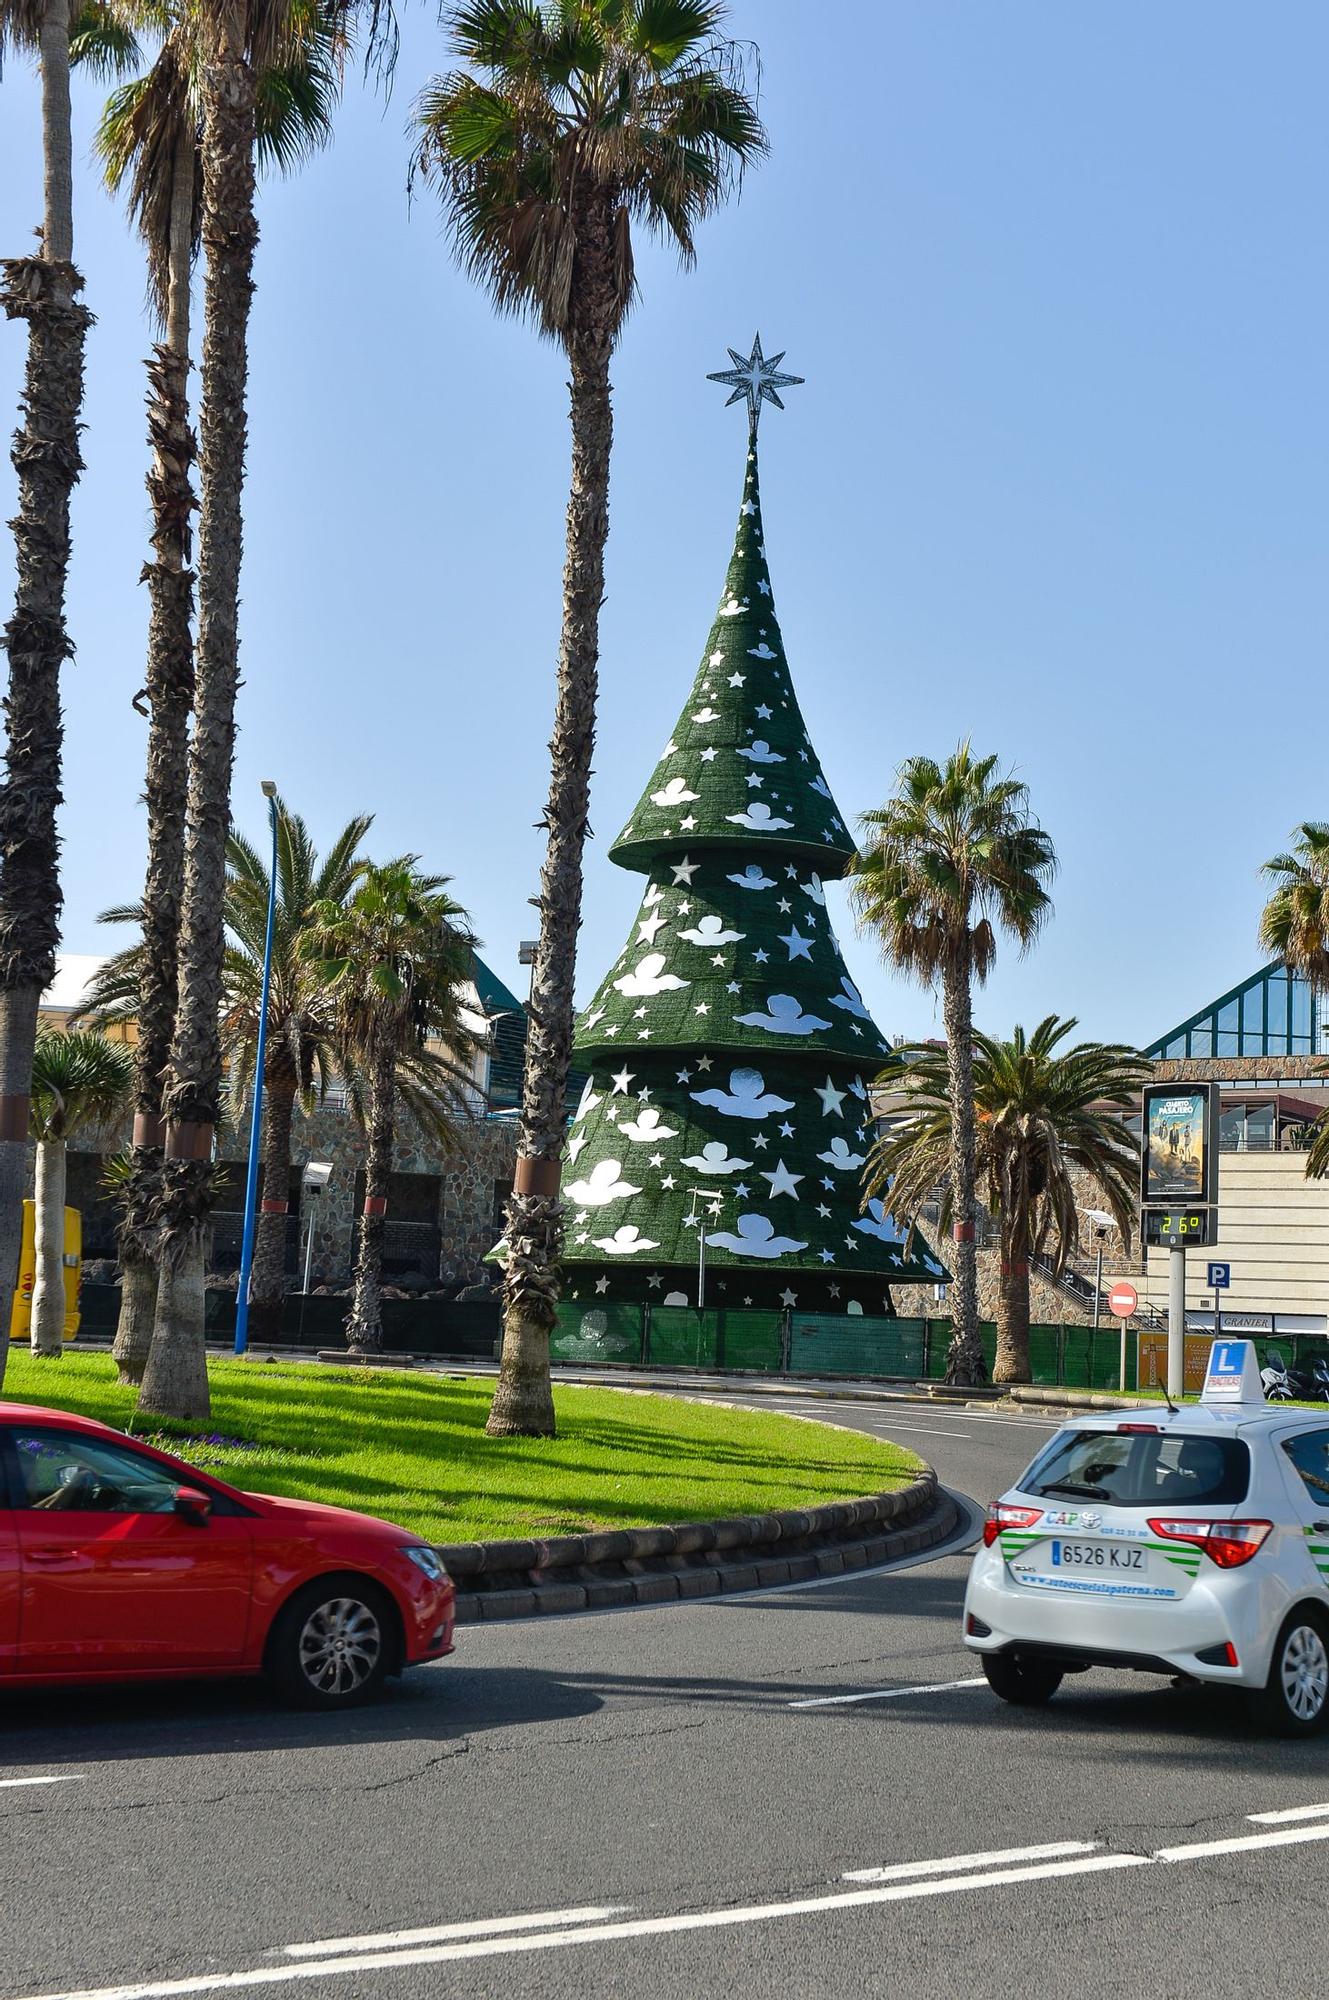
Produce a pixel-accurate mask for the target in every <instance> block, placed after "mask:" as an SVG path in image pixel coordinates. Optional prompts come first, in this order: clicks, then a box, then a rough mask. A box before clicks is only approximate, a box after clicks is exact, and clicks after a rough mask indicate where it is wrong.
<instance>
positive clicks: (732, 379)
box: [706, 333, 803, 437]
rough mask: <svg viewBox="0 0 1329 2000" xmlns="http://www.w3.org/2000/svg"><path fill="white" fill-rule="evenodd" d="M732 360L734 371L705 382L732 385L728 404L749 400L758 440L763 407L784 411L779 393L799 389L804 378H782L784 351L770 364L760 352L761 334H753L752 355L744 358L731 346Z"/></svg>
mask: <svg viewBox="0 0 1329 2000" xmlns="http://www.w3.org/2000/svg"><path fill="white" fill-rule="evenodd" d="M729 359H730V360H731V361H732V362H733V364H734V365H733V367H732V368H726V369H723V370H721V371H720V372H719V373H718V374H715V375H708V376H707V377H706V380H707V381H708V382H724V383H726V384H727V385H730V386H732V388H733V391H734V393H733V395H732V396H731V397H730V398H729V403H741V402H742V401H743V400H744V399H745V398H746V400H747V406H748V428H749V429H750V431H751V432H752V435H753V437H755V436H756V435H757V422H758V419H759V417H760V415H761V406H762V404H763V403H774V405H775V407H776V409H777V410H782V409H783V408H784V404H783V403H782V402H781V400H780V398H779V396H778V395H777V394H776V391H777V390H778V389H794V388H797V387H798V385H799V384H800V383H801V382H802V380H803V377H802V376H801V375H782V374H781V373H780V363H781V362H782V361H783V360H784V350H783V348H782V349H781V351H780V352H779V353H778V354H773V355H772V356H771V358H770V360H769V361H768V360H767V359H766V357H765V355H764V354H763V353H762V351H761V335H760V334H759V333H757V334H754V335H753V337H752V352H751V354H749V355H746V356H744V355H742V354H740V353H739V352H738V350H737V348H734V347H731V348H730V349H729ZM729 403H726V404H725V408H726V409H728V407H729Z"/></svg>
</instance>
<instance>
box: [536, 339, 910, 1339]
mask: <svg viewBox="0 0 1329 2000" xmlns="http://www.w3.org/2000/svg"><path fill="white" fill-rule="evenodd" d="M730 353H731V356H732V357H733V360H734V363H735V367H734V369H733V370H732V371H730V372H727V373H726V374H724V375H722V376H716V377H713V378H712V379H713V380H720V381H727V382H731V383H733V384H734V394H733V396H731V397H730V401H731V402H734V401H737V400H738V399H740V398H742V397H746V399H747V402H748V410H749V426H748V455H747V470H746V475H745V478H744V483H743V504H742V506H741V507H740V509H739V520H738V533H737V536H736V537H735V541H734V552H733V555H732V556H731V558H730V562H729V571H728V574H727V576H726V578H725V589H724V596H723V598H722V600H721V603H720V609H719V612H718V614H717V616H716V619H715V623H714V624H713V626H712V627H711V634H710V638H709V639H708V640H707V642H706V649H705V652H704V653H703V655H702V662H701V666H700V667H699V669H698V671H697V677H696V679H695V681H694V682H693V685H692V692H691V694H690V695H689V697H688V699H687V701H686V703H685V704H684V707H683V711H682V713H681V715H680V716H679V719H678V722H677V723H676V724H675V727H674V733H673V735H672V737H671V738H670V741H669V742H668V743H667V744H666V745H665V748H664V752H663V754H662V756H661V758H660V761H659V763H658V764H657V765H656V767H655V770H654V772H653V773H652V775H651V778H650V780H649V782H648V783H647V786H646V789H645V791H644V793H643V794H642V797H641V800H640V803H639V804H638V806H637V809H636V811H635V812H634V813H633V815H632V818H631V820H630V821H629V823H628V825H627V826H625V827H624V829H623V831H622V833H621V834H620V835H619V837H618V839H617V840H616V841H615V843H614V845H613V847H612V848H611V849H610V859H611V860H612V861H615V862H616V863H617V864H618V865H619V866H620V867H623V868H629V869H633V870H635V871H637V872H638V873H640V874H642V875H644V876H645V877H646V885H645V894H644V896H643V898H642V903H641V908H640V910H639V912H638V914H637V917H636V920H635V922H634V926H633V932H632V936H631V937H630V939H629V940H628V943H627V946H626V948H625V949H624V952H623V955H622V957H621V958H619V959H618V961H617V962H616V963H615V964H614V965H613V966H612V967H611V968H610V970H609V971H608V973H607V974H606V975H605V977H604V979H603V981H602V982H601V985H600V988H599V991H598V992H597V993H596V995H595V998H594V1000H593V1001H592V1002H591V1005H590V1006H589V1007H588V1008H587V1010H586V1012H585V1013H584V1014H583V1016H582V1017H581V1020H580V1023H579V1025H578V1031H577V1040H576V1050H577V1059H578V1066H579V1067H580V1068H581V1069H583V1070H585V1071H586V1072H588V1080H587V1083H586V1088H585V1090H584V1092H583V1094H582V1098H581V1102H580V1104H579V1105H578V1107H577V1111H576V1115H575V1117H574V1119H573V1122H572V1128H571V1133H570V1136H569V1140H568V1147H567V1154H566V1158H565V1161H564V1167H563V1197H564V1204H565V1213H566V1222H567V1240H566V1247H565V1250H564V1257H563V1270H564V1295H565V1296H566V1297H568V1298H570V1299H579V1300H581V1301H583V1302H585V1301H588V1300H592V1299H595V1298H597V1297H599V1298H605V1299H620V1300H621V1299H628V1300H651V1301H654V1302H655V1303H656V1304H680V1303H687V1304H695V1303H696V1301H697V1287H698V1263H699V1244H698V1235H699V1232H702V1231H704V1232H705V1255H706V1294H707V1303H708V1304H710V1305H717V1306H718V1305H728V1306H749V1305H751V1306H782V1305H783V1306H795V1305H797V1306H798V1307H799V1308H800V1309H801V1310H803V1311H807V1310H809V1309H812V1310H818V1309H820V1310H824V1311H829V1312H845V1311H850V1310H857V1311H862V1312H867V1313H879V1312H883V1311H884V1312H890V1311H891V1310H892V1307H891V1299H890V1291H889V1286H890V1283H891V1281H892V1279H897V1280H913V1281H917V1280H920V1279H922V1280H927V1279H929V1278H935V1277H939V1276H941V1275H942V1273H941V1269H940V1266H938V1265H937V1264H935V1263H934V1262H933V1261H932V1260H931V1258H930V1257H929V1256H928V1254H927V1252H926V1249H925V1247H924V1246H923V1245H922V1244H919V1245H917V1246H916V1247H915V1249H914V1251H913V1253H912V1254H911V1255H910V1256H909V1257H906V1255H905V1246H904V1240H903V1234H902V1232H901V1231H900V1230H898V1229H897V1228H896V1227H895V1225H894V1223H893V1221H892V1219H891V1217H890V1216H889V1215H887V1214H884V1213H883V1210H882V1205H881V1203H880V1202H875V1201H874V1202H872V1203H871V1204H869V1205H868V1206H867V1207H865V1206H864V1204H863V1202H862V1199H861V1179H862V1170H863V1165H864V1161H865V1158H866V1154H867V1149H868V1144H869V1141H870V1138H871V1134H872V1119H871V1112H870V1107H869V1103H868V1083H869V1081H870V1079H871V1078H872V1077H873V1076H874V1075H875V1074H876V1073H877V1071H878V1070H880V1068H881V1067H882V1063H883V1058H885V1057H886V1055H887V1054H888V1048H887V1043H886V1041H885V1040H884V1038H883V1037H882V1035H881V1034H880V1033H879V1031H878V1029H877V1027H876V1026H875V1024H874V1022H873V1020H872V1018H871V1016H870V1014H869V1013H868V1010H867V1008H866V1007H865V1006H864V1004H863V1001H862V998H861V996H860V995H859V992H858V989H857V987H856V986H855V985H854V983H853V980H852V979H851V978H850V976H849V972H848V969H847V967H846V965H845V962H844V959H843V957H842V955H841V952H840V947H839V944H838V943H837V941H836V938H835V933H834V931H833V929H832V927H831V920H830V913H829V911H828V909H827V903H826V894H825V884H826V883H827V882H828V881H833V880H835V879H837V878H838V877H839V876H841V875H842V874H843V873H844V872H845V869H846V868H847V867H848V865H849V862H850V860H851V859H852V857H853V854H854V851H855V850H854V841H853V838H852V836H851V835H850V833H849V831H848V829H847V827H846V825H845V822H844V819H843V817H842V815H841V814H840V813H839V812H837V810H836V806H835V801H834V799H833V798H832V796H831V793H830V789H829V787H828V785H827V783H826V780H825V778H824V777H823V775H822V770H821V765H820V763H819V761H818V759H817V756H816V753H815V751H814V750H813V747H812V742H811V739H810V738H809V736H808V733H807V730H806V729H805V728H804V726H803V717H802V715H801V713H800V712H799V706H798V698H797V696H796V695H795V693H794V685H793V682H792V680H791V679H790V675H789V668H788V665H787V663H786V660H785V651H784V644H783V641H782V640H781V637H780V627H779V625H778V623H777V621H776V616H775V602H774V598H773V596H772V592H771V579H770V573H769V570H768V567H767V561H766V545H765V538H764V534H763V529H762V518H761V498H760V494H759V490H758V483H757V417H758V413H759V411H760V407H761V403H762V401H763V400H767V401H770V402H774V403H776V404H777V406H779V407H781V408H782V407H783V405H782V404H781V403H780V399H779V396H778V394H777V393H776V392H777V390H778V389H779V388H781V387H784V386H785V385H787V384H789V383H791V382H796V381H797V380H798V379H799V378H798V377H796V376H787V375H781V374H779V372H778V363H779V362H780V360H782V359H783V357H782V356H781V355H776V356H775V357H774V359H773V360H771V361H766V360H765V359H764V357H763V356H762V353H761V342H760V339H758V340H757V341H756V342H755V344H754V347H753V352H752V355H751V356H750V357H746V358H745V357H743V356H740V355H737V354H735V353H734V351H733V349H731V350H730Z"/></svg>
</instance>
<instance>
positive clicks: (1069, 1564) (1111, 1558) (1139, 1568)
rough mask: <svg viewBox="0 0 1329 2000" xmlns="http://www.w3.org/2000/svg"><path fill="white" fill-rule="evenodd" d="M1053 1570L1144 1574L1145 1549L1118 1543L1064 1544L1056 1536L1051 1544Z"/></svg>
mask: <svg viewBox="0 0 1329 2000" xmlns="http://www.w3.org/2000/svg"><path fill="white" fill-rule="evenodd" d="M1051 1551H1052V1567H1053V1569H1111V1570H1134V1571H1136V1572H1143V1570H1144V1567H1145V1554H1144V1550H1143V1549H1132V1548H1123V1547H1121V1546H1120V1545H1119V1544H1118V1543H1116V1542H1063V1541H1061V1540H1060V1539H1059V1538H1058V1537H1056V1536H1054V1537H1053V1539H1052V1543H1051Z"/></svg>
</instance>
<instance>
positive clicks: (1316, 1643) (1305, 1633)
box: [1251, 1605, 1329, 1736]
mask: <svg viewBox="0 0 1329 2000" xmlns="http://www.w3.org/2000/svg"><path fill="white" fill-rule="evenodd" d="M1251 1708H1252V1710H1253V1712H1254V1714H1255V1718H1256V1720H1257V1721H1258V1722H1259V1723H1261V1724H1262V1726H1263V1727H1264V1728H1265V1729H1267V1730H1269V1731H1270V1733H1271V1734H1273V1735H1275V1736H1314V1735H1315V1734H1316V1733H1317V1732H1318V1731H1319V1730H1321V1729H1323V1728H1324V1726H1325V1724H1326V1722H1329V1619H1326V1618H1325V1617H1324V1614H1323V1613H1322V1612H1320V1611H1317V1610H1315V1609H1314V1608H1313V1607H1312V1606H1310V1605H1302V1606H1300V1607H1299V1608H1298V1609H1297V1610H1296V1611H1293V1612H1290V1613H1289V1614H1288V1616H1287V1618H1285V1619H1284V1621H1283V1624H1282V1626H1281V1628H1280V1630H1279V1634H1278V1637H1277V1638H1276V1639H1275V1641H1274V1650H1273V1653H1272V1655H1271V1656H1270V1660H1269V1678H1268V1680H1267V1681H1266V1682H1265V1684H1264V1686H1263V1687H1262V1688H1260V1689H1258V1690H1257V1691H1256V1693H1255V1694H1253V1695H1252V1696H1251Z"/></svg>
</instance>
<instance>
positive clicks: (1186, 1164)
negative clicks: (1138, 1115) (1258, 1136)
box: [1143, 1086, 1210, 1207]
mask: <svg viewBox="0 0 1329 2000" xmlns="http://www.w3.org/2000/svg"><path fill="white" fill-rule="evenodd" d="M1209 1104H1210V1095H1209V1091H1208V1090H1207V1089H1206V1088H1204V1087H1203V1086H1201V1087H1199V1088H1194V1089H1186V1088H1185V1087H1183V1088H1181V1089H1180V1090H1167V1089H1157V1090H1146V1092H1145V1094H1144V1161H1143V1192H1144V1204H1145V1206H1146V1207H1149V1206H1150V1205H1151V1204H1153V1203H1157V1202H1175V1201H1177V1200H1182V1201H1201V1202H1202V1201H1206V1200H1207V1199H1208V1195H1207V1192H1206V1190H1207V1186H1208V1169H1209V1159H1208V1153H1209V1131H1208V1123H1209Z"/></svg>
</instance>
